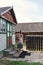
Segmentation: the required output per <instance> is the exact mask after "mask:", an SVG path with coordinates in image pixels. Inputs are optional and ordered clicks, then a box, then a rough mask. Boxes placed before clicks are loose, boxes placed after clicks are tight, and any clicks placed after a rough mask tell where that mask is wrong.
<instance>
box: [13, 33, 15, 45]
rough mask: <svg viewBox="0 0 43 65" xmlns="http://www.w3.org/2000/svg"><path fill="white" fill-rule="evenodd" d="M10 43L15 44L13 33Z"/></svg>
mask: <svg viewBox="0 0 43 65" xmlns="http://www.w3.org/2000/svg"><path fill="white" fill-rule="evenodd" d="M12 44H13V45H15V34H13V35H12Z"/></svg>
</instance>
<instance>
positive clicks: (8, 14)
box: [0, 7, 17, 51]
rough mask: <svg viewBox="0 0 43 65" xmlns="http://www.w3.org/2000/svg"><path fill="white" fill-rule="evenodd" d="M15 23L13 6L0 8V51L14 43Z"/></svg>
mask: <svg viewBox="0 0 43 65" xmlns="http://www.w3.org/2000/svg"><path fill="white" fill-rule="evenodd" d="M16 24H17V21H16V17H15V13H14V10H13V7H2V8H0V51H2V50H4V49H6V48H8V47H9V46H10V45H12V44H15V26H16Z"/></svg>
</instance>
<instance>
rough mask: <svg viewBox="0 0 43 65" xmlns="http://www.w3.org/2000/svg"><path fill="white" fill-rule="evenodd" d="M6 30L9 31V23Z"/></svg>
mask: <svg viewBox="0 0 43 65" xmlns="http://www.w3.org/2000/svg"><path fill="white" fill-rule="evenodd" d="M7 31H9V23H7Z"/></svg>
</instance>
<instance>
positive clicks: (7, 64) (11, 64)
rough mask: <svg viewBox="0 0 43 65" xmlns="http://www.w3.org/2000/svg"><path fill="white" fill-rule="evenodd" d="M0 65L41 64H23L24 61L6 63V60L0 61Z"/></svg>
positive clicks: (29, 64) (31, 64) (34, 64)
mask: <svg viewBox="0 0 43 65" xmlns="http://www.w3.org/2000/svg"><path fill="white" fill-rule="evenodd" d="M0 65H43V64H41V63H39V62H38V63H36V62H33V63H27V62H24V61H8V60H4V61H3V60H0Z"/></svg>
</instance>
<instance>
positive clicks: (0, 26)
mask: <svg viewBox="0 0 43 65" xmlns="http://www.w3.org/2000/svg"><path fill="white" fill-rule="evenodd" d="M0 32H6V20H4V19H0Z"/></svg>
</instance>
